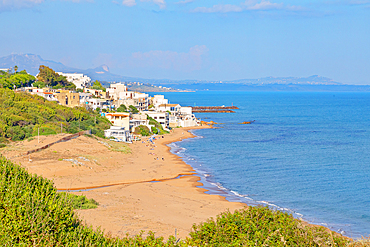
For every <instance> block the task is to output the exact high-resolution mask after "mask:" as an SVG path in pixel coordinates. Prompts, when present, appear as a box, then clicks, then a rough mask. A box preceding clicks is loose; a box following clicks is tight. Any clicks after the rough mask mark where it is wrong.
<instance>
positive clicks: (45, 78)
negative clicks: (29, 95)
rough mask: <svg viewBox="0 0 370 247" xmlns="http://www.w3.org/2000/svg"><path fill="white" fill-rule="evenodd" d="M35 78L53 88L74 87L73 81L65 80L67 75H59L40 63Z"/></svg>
mask: <svg viewBox="0 0 370 247" xmlns="http://www.w3.org/2000/svg"><path fill="white" fill-rule="evenodd" d="M37 80H38V81H40V82H43V84H44V85H49V86H51V87H53V88H55V89H59V88H66V89H76V86H75V85H74V84H73V83H71V82H68V81H67V77H65V76H62V75H59V74H58V73H56V72H55V71H54V70H52V69H51V68H49V67H47V66H45V65H40V68H39V74H38V75H37ZM40 84H41V83H40Z"/></svg>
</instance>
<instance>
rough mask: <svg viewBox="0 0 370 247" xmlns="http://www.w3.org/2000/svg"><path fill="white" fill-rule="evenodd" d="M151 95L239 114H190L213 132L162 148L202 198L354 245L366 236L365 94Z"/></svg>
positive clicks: (369, 152) (368, 157)
mask: <svg viewBox="0 0 370 247" xmlns="http://www.w3.org/2000/svg"><path fill="white" fill-rule="evenodd" d="M155 94H157V93H155ZM158 94H163V95H165V97H166V98H167V99H169V101H170V103H178V104H180V105H182V106H222V105H225V106H231V105H234V106H237V107H239V109H238V110H235V113H195V115H196V117H197V118H198V119H201V120H204V121H211V120H212V121H214V122H217V123H218V124H217V125H215V126H216V127H217V128H214V129H199V130H193V131H192V132H193V133H194V134H195V135H196V137H195V138H192V139H186V140H183V141H180V142H176V143H172V144H170V146H171V150H172V152H173V153H175V154H177V155H179V156H180V157H181V158H182V159H183V160H184V161H185V162H186V163H187V164H189V165H191V166H192V167H193V168H194V169H195V170H196V172H197V173H198V174H199V176H200V178H201V179H200V181H201V182H202V183H203V184H204V185H203V186H202V187H203V188H206V189H208V190H209V191H208V192H207V193H210V194H218V195H223V196H225V197H226V199H227V200H229V201H237V202H245V203H247V204H249V205H264V206H269V207H271V208H273V209H275V210H281V211H285V212H288V213H290V214H292V215H293V216H294V217H296V218H301V219H303V220H306V221H308V222H310V223H313V224H318V225H323V226H326V227H328V228H330V229H332V230H334V231H337V232H340V233H342V234H343V235H345V236H348V237H352V238H355V239H357V238H361V236H366V237H367V236H369V235H370V93H368V92H367V93H366V92H241V91H198V92H181V93H180V92H179V93H177V92H176V93H158ZM244 121H254V122H252V123H251V124H241V123H242V122H244Z"/></svg>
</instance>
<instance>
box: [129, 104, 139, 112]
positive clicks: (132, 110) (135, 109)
mask: <svg viewBox="0 0 370 247" xmlns="http://www.w3.org/2000/svg"><path fill="white" fill-rule="evenodd" d="M128 108H129V110H130V112H131V113H132V114H137V113H139V110H138V109H137V108H136V107H135V106H133V105H130V106H129V107H128Z"/></svg>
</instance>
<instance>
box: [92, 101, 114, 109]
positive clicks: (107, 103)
mask: <svg viewBox="0 0 370 247" xmlns="http://www.w3.org/2000/svg"><path fill="white" fill-rule="evenodd" d="M85 104H86V108H90V109H93V110H96V109H97V108H98V107H99V108H100V109H101V110H102V109H107V110H109V109H112V108H114V105H113V101H112V100H108V99H98V98H90V99H87V101H86V102H85Z"/></svg>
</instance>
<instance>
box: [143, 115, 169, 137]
mask: <svg viewBox="0 0 370 247" xmlns="http://www.w3.org/2000/svg"><path fill="white" fill-rule="evenodd" d="M148 119H149V124H150V125H154V126H155V132H154V129H153V127H152V132H153V133H154V134H158V135H164V134H168V133H169V132H168V131H166V130H164V129H163V126H162V124H160V123H158V122H157V121H156V120H155V119H154V118H151V117H149V116H148Z"/></svg>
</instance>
